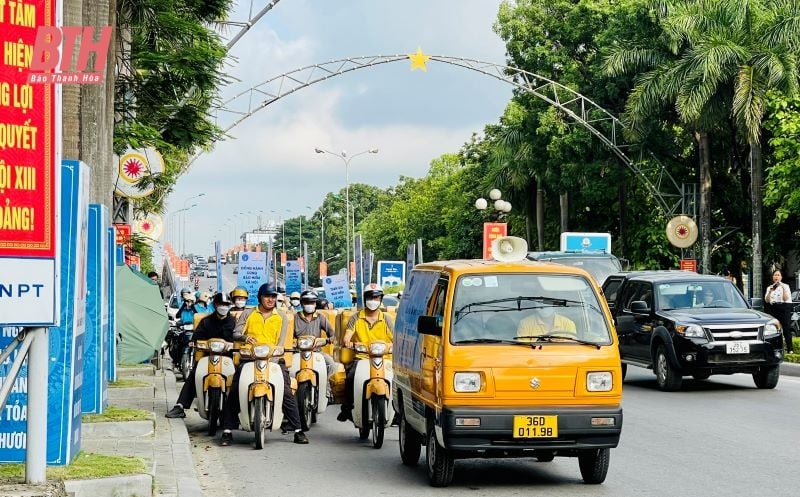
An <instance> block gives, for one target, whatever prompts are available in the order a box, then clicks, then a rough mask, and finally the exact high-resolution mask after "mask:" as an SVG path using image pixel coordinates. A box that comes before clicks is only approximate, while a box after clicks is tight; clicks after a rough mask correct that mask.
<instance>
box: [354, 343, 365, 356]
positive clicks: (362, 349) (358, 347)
mask: <svg viewBox="0 0 800 497" xmlns="http://www.w3.org/2000/svg"><path fill="white" fill-rule="evenodd" d="M354 348H355V349H356V352H362V353H365V354H366V353H367V352H368V350H367V346H366V345H364V344H363V343H357V344H355V346H354Z"/></svg>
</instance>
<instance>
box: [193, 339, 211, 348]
mask: <svg viewBox="0 0 800 497" xmlns="http://www.w3.org/2000/svg"><path fill="white" fill-rule="evenodd" d="M195 347H197V348H198V349H199V350H208V342H206V341H205V340H198V341H197V342H196V343H195Z"/></svg>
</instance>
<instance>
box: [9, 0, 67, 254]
mask: <svg viewBox="0 0 800 497" xmlns="http://www.w3.org/2000/svg"><path fill="white" fill-rule="evenodd" d="M12 5H13V6H14V7H15V8H11V7H12ZM56 15H57V13H56V1H55V0H28V1H25V2H0V48H1V49H2V53H3V56H2V58H0V257H37V258H55V257H56V231H57V229H56V224H55V223H56V221H55V216H56V208H57V206H56V199H57V198H58V197H57V196H56V187H57V185H56V182H57V180H56V178H57V169H56V168H57V167H60V164H58V161H59V155H60V150H59V149H58V147H59V144H58V143H57V141H56V138H57V136H56V135H57V130H58V127H59V126H60V125H61V123H60V122H56V121H57V120H58V119H57V116H56V100H57V92H56V85H52V84H42V85H31V84H28V82H27V81H28V76H29V73H30V67H31V61H32V55H33V45H34V42H35V41H36V31H37V28H38V27H39V26H55V25H56Z"/></svg>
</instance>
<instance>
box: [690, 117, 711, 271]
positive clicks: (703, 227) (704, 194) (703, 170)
mask: <svg viewBox="0 0 800 497" xmlns="http://www.w3.org/2000/svg"><path fill="white" fill-rule="evenodd" d="M694 136H695V139H696V140H697V145H698V152H699V155H700V174H699V176H700V237H701V238H700V239H701V246H702V249H701V250H702V255H701V261H700V267H701V273H702V274H709V273H710V272H711V268H710V263H711V261H710V250H711V247H710V245H709V244H710V243H711V240H710V239H711V199H710V194H711V160H710V157H709V156H710V147H709V140H708V133H707V132H705V131H696V132H695V134H694Z"/></svg>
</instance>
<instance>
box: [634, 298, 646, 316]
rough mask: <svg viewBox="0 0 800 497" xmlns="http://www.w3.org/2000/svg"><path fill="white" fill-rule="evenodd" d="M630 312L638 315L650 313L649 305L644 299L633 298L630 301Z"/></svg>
mask: <svg viewBox="0 0 800 497" xmlns="http://www.w3.org/2000/svg"><path fill="white" fill-rule="evenodd" d="M631 313H632V314H636V315H639V316H644V315H647V314H650V307H648V306H647V302H645V301H644V300H634V301H633V302H631Z"/></svg>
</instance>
